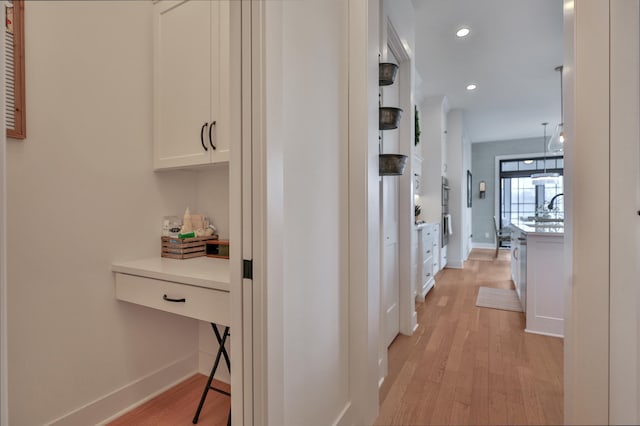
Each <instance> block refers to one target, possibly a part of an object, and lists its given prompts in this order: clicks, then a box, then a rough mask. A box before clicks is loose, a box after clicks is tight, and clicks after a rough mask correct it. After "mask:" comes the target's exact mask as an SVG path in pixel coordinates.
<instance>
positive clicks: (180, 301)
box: [162, 294, 187, 303]
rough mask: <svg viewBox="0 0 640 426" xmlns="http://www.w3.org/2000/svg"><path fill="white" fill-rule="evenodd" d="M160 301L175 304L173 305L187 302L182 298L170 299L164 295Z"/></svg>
mask: <svg viewBox="0 0 640 426" xmlns="http://www.w3.org/2000/svg"><path fill="white" fill-rule="evenodd" d="M162 300H166V301H167V302H175V303H184V302H186V301H187V299H185V298H184V297H183V298H182V299H172V298H170V297H168V296H167V295H166V294H165V295H163V296H162Z"/></svg>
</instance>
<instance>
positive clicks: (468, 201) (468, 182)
mask: <svg viewBox="0 0 640 426" xmlns="http://www.w3.org/2000/svg"><path fill="white" fill-rule="evenodd" d="M472 183H473V182H472V177H471V172H470V171H469V170H467V207H471V188H472Z"/></svg>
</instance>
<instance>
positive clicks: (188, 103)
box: [153, 0, 216, 169]
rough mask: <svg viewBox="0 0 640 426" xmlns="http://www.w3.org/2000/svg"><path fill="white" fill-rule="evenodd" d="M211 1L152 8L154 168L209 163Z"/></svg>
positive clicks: (168, 3) (162, 4)
mask: <svg viewBox="0 0 640 426" xmlns="http://www.w3.org/2000/svg"><path fill="white" fill-rule="evenodd" d="M213 3H216V2H213ZM213 3H212V2H209V1H201V0H186V1H169V0H167V1H161V2H159V3H157V4H155V5H154V12H153V13H154V52H153V53H154V100H153V103H154V112H153V115H154V117H153V118H154V134H153V148H154V153H153V158H154V168H155V169H162V168H173V167H184V166H192V165H199V164H206V163H209V162H210V161H211V151H212V149H211V147H210V146H209V140H208V138H209V123H210V119H211V115H212V114H211V92H212V87H211V82H212V78H211V68H212V67H211V50H212V46H211V40H212V37H211V8H212V4H213ZM214 130H215V129H214Z"/></svg>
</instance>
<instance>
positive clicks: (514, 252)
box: [513, 247, 518, 260]
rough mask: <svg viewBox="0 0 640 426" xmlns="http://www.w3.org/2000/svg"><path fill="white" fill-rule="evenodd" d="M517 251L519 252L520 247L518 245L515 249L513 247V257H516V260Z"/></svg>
mask: <svg viewBox="0 0 640 426" xmlns="http://www.w3.org/2000/svg"><path fill="white" fill-rule="evenodd" d="M516 253H518V247H516V248H514V249H513V258H514V259H515V260H518V256H516Z"/></svg>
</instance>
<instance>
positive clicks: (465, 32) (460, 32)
mask: <svg viewBox="0 0 640 426" xmlns="http://www.w3.org/2000/svg"><path fill="white" fill-rule="evenodd" d="M470 32H471V30H470V29H469V28H467V27H462V28H460V29H459V30H458V31H457V32H456V35H457V36H458V37H466V36H468V35H469V33H470Z"/></svg>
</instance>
